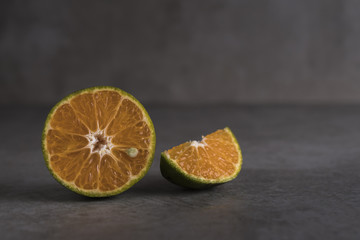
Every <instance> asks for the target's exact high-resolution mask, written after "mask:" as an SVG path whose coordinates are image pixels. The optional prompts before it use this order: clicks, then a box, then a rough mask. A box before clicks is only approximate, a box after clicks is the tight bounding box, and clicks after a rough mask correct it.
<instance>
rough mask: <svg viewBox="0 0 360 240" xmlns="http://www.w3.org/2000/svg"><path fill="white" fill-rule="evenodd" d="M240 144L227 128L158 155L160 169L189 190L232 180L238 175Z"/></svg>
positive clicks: (240, 160)
mask: <svg viewBox="0 0 360 240" xmlns="http://www.w3.org/2000/svg"><path fill="white" fill-rule="evenodd" d="M241 164H242V155H241V150H240V147H239V144H238V142H237V140H236V138H235V137H234V135H233V133H232V132H231V130H230V128H228V127H226V128H224V129H220V130H217V131H215V132H214V133H211V134H209V135H207V136H205V137H203V139H202V140H201V141H189V142H186V143H183V144H181V145H179V146H176V147H173V148H171V149H170V150H167V151H164V152H163V153H162V154H161V161H160V169H161V173H162V175H163V176H164V177H165V178H166V179H168V180H169V181H171V182H173V183H175V184H178V185H181V186H184V187H190V188H203V187H209V186H213V185H217V184H220V183H224V182H228V181H230V180H232V179H234V178H235V177H236V176H237V175H238V173H239V172H240V169H241Z"/></svg>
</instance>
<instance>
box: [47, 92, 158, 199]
mask: <svg viewBox="0 0 360 240" xmlns="http://www.w3.org/2000/svg"><path fill="white" fill-rule="evenodd" d="M42 147H43V154H44V158H45V161H46V164H47V167H48V168H49V170H50V172H51V173H52V175H53V176H54V177H55V179H56V180H58V181H59V182H60V183H61V184H62V185H64V186H65V187H67V188H69V189H71V190H73V191H74V192H77V193H79V194H82V195H85V196H90V197H106V196H112V195H116V194H119V193H121V192H123V191H125V190H127V189H128V188H130V187H131V186H132V185H134V184H135V183H136V182H137V181H139V180H140V179H141V178H142V177H143V176H144V175H145V173H146V172H147V171H148V170H149V168H150V166H151V163H152V160H153V157H154V152H155V130H154V126H153V124H152V121H151V119H150V117H149V115H148V113H147V112H146V110H145V108H144V107H143V106H142V105H141V103H140V102H139V101H138V100H136V99H135V98H134V97H133V96H131V95H130V94H128V93H126V92H124V91H123V90H120V89H118V88H114V87H94V88H88V89H84V90H81V91H78V92H75V93H73V94H71V95H69V96H67V97H65V98H64V99H62V100H61V101H60V102H59V103H58V104H56V105H55V107H54V108H53V109H52V110H51V111H50V113H49V115H48V117H47V119H46V122H45V127H44V131H43V137H42Z"/></svg>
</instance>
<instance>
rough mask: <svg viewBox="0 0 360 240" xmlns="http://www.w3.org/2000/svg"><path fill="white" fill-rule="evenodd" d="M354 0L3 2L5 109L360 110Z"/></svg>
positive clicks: (359, 36) (0, 81) (0, 40)
mask: <svg viewBox="0 0 360 240" xmlns="http://www.w3.org/2000/svg"><path fill="white" fill-rule="evenodd" d="M359 11H360V2H359V1H356V0H320V1H313V0H305V1H299V0H297V1H294V0H273V1H266V0H264V1H252V0H221V1H215V0H209V1H179V0H177V1H166V0H163V1H158V0H156V1H145V0H144V1H63V0H54V1H48V0H40V1H10V0H3V1H1V3H0V88H1V90H0V103H27V104H31V103H36V104H38V103H45V104H49V103H51V104H53V103H54V102H56V101H58V100H59V99H60V98H62V97H63V96H64V95H66V94H68V93H70V92H72V91H74V90H77V89H82V88H85V87H89V86H95V85H113V86H117V87H120V88H122V89H124V90H127V91H129V92H131V93H133V94H134V95H135V96H136V97H138V98H139V99H140V100H141V101H144V102H146V103H164V102H167V103H186V104H196V103H201V104H204V103H210V104H212V103H215V102H225V103H229V102H230V103H231V102H235V103H263V102H266V103H269V102H270V103H279V102H280V103H282V102H287V103H334V102H340V103H353V102H356V103H358V102H360V94H359V88H360V81H359V78H360V44H359V42H360V27H359V23H360V14H359Z"/></svg>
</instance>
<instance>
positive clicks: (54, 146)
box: [46, 129, 89, 155]
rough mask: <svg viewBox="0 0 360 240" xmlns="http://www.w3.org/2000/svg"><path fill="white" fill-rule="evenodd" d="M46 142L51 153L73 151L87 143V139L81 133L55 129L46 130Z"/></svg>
mask: <svg viewBox="0 0 360 240" xmlns="http://www.w3.org/2000/svg"><path fill="white" fill-rule="evenodd" d="M46 142H47V146H48V149H49V153H50V154H51V155H54V154H61V153H66V152H73V151H76V150H79V149H81V148H84V147H86V146H87V145H88V144H89V141H88V140H87V139H86V138H85V137H83V136H81V135H75V134H69V133H66V132H62V131H59V130H55V129H50V130H49V131H48V135H47V138H46Z"/></svg>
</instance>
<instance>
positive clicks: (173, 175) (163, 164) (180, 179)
mask: <svg viewBox="0 0 360 240" xmlns="http://www.w3.org/2000/svg"><path fill="white" fill-rule="evenodd" d="M225 130H226V131H228V132H229V133H230V134H231V136H232V138H233V141H234V143H235V144H236V146H237V148H238V151H239V161H240V162H239V167H238V169H237V171H236V172H234V174H233V175H231V176H229V177H227V178H221V179H216V180H208V179H203V178H199V177H196V176H194V175H190V174H188V173H187V172H185V171H184V170H183V169H182V168H180V166H179V165H178V164H177V163H176V162H175V161H174V160H172V159H170V158H169V157H168V156H167V154H166V151H164V152H162V153H161V158H160V171H161V174H162V176H163V177H164V178H166V179H167V180H169V181H170V182H172V183H174V184H176V185H179V186H182V187H186V188H193V189H204V188H209V187H212V186H216V185H219V184H223V183H226V182H229V181H231V180H233V179H235V178H236V177H237V176H238V174H239V172H240V170H241V166H242V154H241V149H240V146H239V143H238V141H237V140H236V138H235V136H234V134H233V132H232V131H231V130H230V128H229V127H226V128H225Z"/></svg>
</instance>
